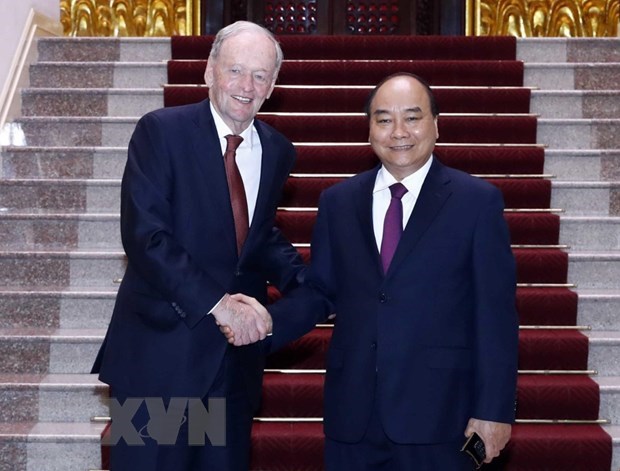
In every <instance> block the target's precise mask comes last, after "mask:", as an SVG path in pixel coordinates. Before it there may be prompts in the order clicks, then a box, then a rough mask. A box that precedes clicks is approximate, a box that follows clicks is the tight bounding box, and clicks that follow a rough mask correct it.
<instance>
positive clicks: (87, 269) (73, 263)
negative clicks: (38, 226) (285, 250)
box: [0, 247, 606, 289]
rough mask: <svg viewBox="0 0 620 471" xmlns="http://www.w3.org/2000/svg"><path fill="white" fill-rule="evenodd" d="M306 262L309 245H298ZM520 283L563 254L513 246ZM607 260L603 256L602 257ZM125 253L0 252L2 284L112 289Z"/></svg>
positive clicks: (547, 273) (537, 279) (543, 279)
mask: <svg viewBox="0 0 620 471" xmlns="http://www.w3.org/2000/svg"><path fill="white" fill-rule="evenodd" d="M298 251H299V253H300V255H301V257H302V258H303V259H304V260H305V261H306V262H308V261H309V259H310V249H309V248H307V247H299V248H298ZM513 252H514V254H515V259H516V262H517V281H518V282H519V283H560V284H562V283H567V280H566V275H567V271H566V261H567V258H566V254H565V253H564V252H562V251H560V250H557V249H543V248H541V249H521V248H515V249H513ZM603 261H606V259H603ZM585 262H586V263H585V264H583V263H582V264H578V265H576V267H575V271H576V272H577V273H579V271H577V270H580V271H584V270H592V269H593V268H596V267H597V266H598V265H595V266H594V267H593V266H592V265H593V264H596V263H597V262H600V261H599V259H597V258H594V259H593V260H585ZM125 267H126V257H125V254H124V252H122V251H116V252H114V251H109V250H107V251H97V250H70V251H66V250H57V251H41V250H39V251H4V252H0V282H1V283H2V285H3V286H7V287H19V286H39V285H43V286H56V287H80V288H86V287H98V288H106V289H111V287H112V286H113V285H114V283H115V280H118V279H120V278H122V276H123V274H124V271H125Z"/></svg>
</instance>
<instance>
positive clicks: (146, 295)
mask: <svg viewBox="0 0 620 471" xmlns="http://www.w3.org/2000/svg"><path fill="white" fill-rule="evenodd" d="M254 126H255V127H256V129H257V131H258V135H259V137H260V141H261V145H262V154H263V155H262V169H261V177H260V187H259V192H258V199H257V202H256V209H255V213H254V217H253V219H252V221H251V227H250V231H249V234H248V237H247V240H246V242H245V245H244V247H243V250H242V253H241V254H240V256H238V255H237V249H236V242H235V231H234V223H233V215H232V209H231V206H230V199H229V193H228V187H227V183H226V174H225V169H224V162H223V157H222V151H221V147H220V143H219V140H218V137H217V132H216V128H215V124H214V122H213V117H212V115H211V111H210V107H209V101H208V100H205V101H203V102H201V103H199V104H193V105H188V106H181V107H175V108H165V109H161V110H157V111H154V112H151V113H148V114H147V115H145V116H144V117H143V118H141V119H140V121H139V122H138V124H137V126H136V129H135V131H134V134H133V136H132V138H131V141H130V144H129V151H128V160H127V165H126V168H125V172H124V175H123V182H122V190H121V235H122V241H123V247H124V249H125V252H126V254H127V260H128V263H127V269H126V273H125V275H124V276H123V281H122V283H121V285H120V288H119V291H118V296H117V299H116V304H115V308H114V313H113V316H112V320H111V323H110V326H109V329H108V332H107V335H106V339H105V341H104V344H103V346H102V348H101V351H100V353H99V356H98V358H97V360H96V362H95V366H94V367H93V372H99V373H100V376H99V377H100V379H101V380H102V381H104V382H106V383H108V384H110V385H111V386H112V387H113V388H114V387H116V388H119V390H121V391H123V392H125V393H129V394H131V395H136V396H164V397H166V396H181V397H203V396H204V395H205V394H206V393H207V392H208V390H209V388H210V386H211V384H212V382H213V380H214V377H215V375H216V373H217V372H218V370H219V367H220V363H221V361H222V358H223V355H224V352H225V350H226V348H227V342H226V340H225V339H224V337H223V336H222V334H221V333H220V332H219V330H218V327H217V326H216V324H215V321H214V318H213V316H211V315H207V313H208V312H209V310H210V309H212V308H213V307H214V306H215V304H216V303H217V302H218V301H219V299H220V298H221V297H222V296H223V295H224V294H225V293H227V292H228V293H236V292H242V293H245V294H248V295H250V296H253V297H255V298H257V299H258V300H259V301H261V302H262V303H265V302H266V282H267V280H270V281H271V282H273V283H274V284H275V285H276V286H278V287H279V288H280V289H281V290H283V291H286V290H287V289H289V288H291V287H294V286H296V285H297V283H298V281H297V279H298V276H301V272H302V269H303V268H302V267H303V263H302V261H301V258H300V257H299V255H298V253H297V251H296V250H295V249H294V248H293V247H292V246H291V245H290V243H288V241H286V240H285V239H284V238H283V237H282V235H281V234H280V232H279V231H278V230H276V229H274V220H275V212H276V208H277V204H278V202H279V200H280V195H281V191H282V188H283V185H284V183H285V181H286V179H287V177H288V174H289V171H290V170H291V168H292V166H293V163H294V159H295V151H294V148H293V146H292V144H291V143H290V142H289V141H288V140H287V139H286V138H285V137H284V136H283V135H282V134H280V133H279V132H277V131H276V130H275V129H273V128H271V127H270V126H268V125H267V124H265V123H262V122H260V121H258V120H255V121H254ZM262 349H263V345H262V343H257V344H254V345H251V346H248V347H243V349H240V354H242V356H243V364H244V367H245V372H244V374H245V375H246V379H247V389H248V390H249V392H250V394H251V396H253V397H254V398H255V399H258V395H259V391H260V384H261V378H262V369H263V363H264V361H263V355H262V353H263V352H262Z"/></svg>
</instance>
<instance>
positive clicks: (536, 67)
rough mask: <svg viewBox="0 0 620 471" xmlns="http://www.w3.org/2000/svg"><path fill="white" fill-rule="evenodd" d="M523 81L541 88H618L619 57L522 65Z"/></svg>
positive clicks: (619, 86) (526, 84)
mask: <svg viewBox="0 0 620 471" xmlns="http://www.w3.org/2000/svg"><path fill="white" fill-rule="evenodd" d="M523 72H524V73H523V85H524V86H525V87H536V88H539V89H542V90H618V89H619V88H620V85H618V74H620V61H616V62H608V63H602V62H589V63H568V64H548V63H533V62H528V63H527V64H525V65H524V71H523Z"/></svg>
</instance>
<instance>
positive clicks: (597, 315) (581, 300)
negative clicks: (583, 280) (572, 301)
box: [576, 287, 620, 331]
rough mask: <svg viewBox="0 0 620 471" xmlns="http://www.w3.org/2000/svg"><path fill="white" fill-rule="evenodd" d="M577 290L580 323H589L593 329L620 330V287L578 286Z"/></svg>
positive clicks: (578, 322) (578, 320)
mask: <svg viewBox="0 0 620 471" xmlns="http://www.w3.org/2000/svg"><path fill="white" fill-rule="evenodd" d="M576 291H577V294H578V311H577V312H578V314H577V324H578V325H589V326H591V327H592V330H593V331H598V330H602V331H620V316H619V315H618V313H619V312H620V289H618V288H617V287H615V288H613V289H608V290H591V289H585V288H577V290H576Z"/></svg>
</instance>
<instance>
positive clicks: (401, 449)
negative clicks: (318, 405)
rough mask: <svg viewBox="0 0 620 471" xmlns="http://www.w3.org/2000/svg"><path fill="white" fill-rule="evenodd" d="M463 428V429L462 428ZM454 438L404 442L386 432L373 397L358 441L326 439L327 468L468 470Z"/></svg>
mask: <svg viewBox="0 0 620 471" xmlns="http://www.w3.org/2000/svg"><path fill="white" fill-rule="evenodd" d="M463 431H464V430H463ZM464 441H465V436H463V439H462V440H458V441H457V442H448V443H436V444H429V445H403V444H398V443H395V442H393V441H392V440H390V438H389V437H388V436H387V435H386V434H385V431H384V429H383V425H382V424H381V417H380V415H379V411H378V407H377V404H376V401H375V405H374V407H373V411H372V414H371V418H370V421H369V424H368V428H367V430H366V434H365V435H364V438H362V440H361V441H360V442H359V443H344V442H339V441H336V440H332V439H330V438H326V439H325V470H326V471H343V470H355V471H469V470H472V469H473V464H472V463H473V462H472V461H471V460H470V458H468V457H467V456H466V455H465V454H464V453H461V451H460V449H461V446H462V445H463V443H464Z"/></svg>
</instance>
